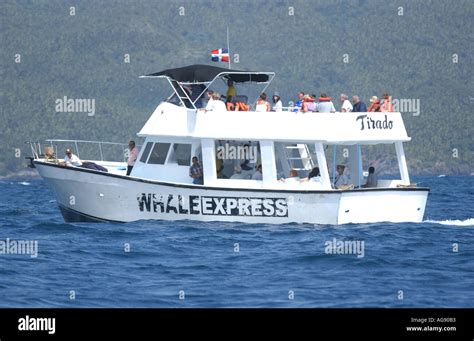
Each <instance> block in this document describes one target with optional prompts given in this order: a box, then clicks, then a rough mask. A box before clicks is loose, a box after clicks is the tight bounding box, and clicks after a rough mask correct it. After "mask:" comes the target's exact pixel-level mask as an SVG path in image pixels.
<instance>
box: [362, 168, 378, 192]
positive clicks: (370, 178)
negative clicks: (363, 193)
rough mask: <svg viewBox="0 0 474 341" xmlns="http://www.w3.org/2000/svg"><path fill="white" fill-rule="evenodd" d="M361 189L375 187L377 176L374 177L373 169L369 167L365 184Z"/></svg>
mask: <svg viewBox="0 0 474 341" xmlns="http://www.w3.org/2000/svg"><path fill="white" fill-rule="evenodd" d="M362 187H364V188H375V187H377V176H376V175H375V167H369V176H368V177H367V182H366V183H365V185H363V186H362Z"/></svg>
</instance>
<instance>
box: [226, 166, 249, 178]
mask: <svg viewBox="0 0 474 341" xmlns="http://www.w3.org/2000/svg"><path fill="white" fill-rule="evenodd" d="M250 177H251V176H250V174H248V172H244V173H242V167H240V166H239V165H235V166H234V174H232V176H231V177H230V178H231V179H232V180H235V179H238V180H241V179H250Z"/></svg>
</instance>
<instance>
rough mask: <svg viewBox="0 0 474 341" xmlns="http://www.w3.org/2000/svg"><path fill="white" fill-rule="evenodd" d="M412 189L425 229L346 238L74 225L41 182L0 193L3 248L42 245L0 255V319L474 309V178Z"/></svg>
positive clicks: (347, 232)
mask: <svg viewBox="0 0 474 341" xmlns="http://www.w3.org/2000/svg"><path fill="white" fill-rule="evenodd" d="M414 180H415V181H417V182H418V183H419V184H420V185H423V186H428V187H430V188H431V193H430V195H429V198H428V206H427V210H426V213H425V221H424V222H422V223H417V224H414V223H403V224H393V223H377V224H359V225H356V224H350V225H341V226H328V225H324V226H319V225H298V224H288V225H263V224H254V225H243V224H239V223H218V222H213V223H204V224H203V223H198V222H193V221H179V222H172V223H170V222H163V221H143V222H134V223H127V224H112V223H99V224H89V223H77V224H66V223H64V221H63V219H62V216H61V214H60V212H59V209H58V208H57V206H56V203H55V200H54V199H55V198H54V195H53V193H52V191H51V190H50V189H49V188H48V187H47V186H46V185H45V183H44V182H43V181H42V180H20V181H8V180H4V181H0V192H1V195H0V242H1V241H4V242H6V240H7V238H8V239H10V240H11V241H12V240H15V241H19V240H29V241H37V243H38V244H37V245H38V254H37V257H32V255H25V254H0V307H474V205H473V201H474V200H473V198H474V195H473V194H474V177H450V176H446V177H420V178H415V179H414ZM368 209H370V208H368ZM334 239H336V240H337V241H350V240H354V241H359V242H363V243H364V253H363V257H361V255H362V254H359V257H358V256H357V254H327V253H326V252H325V248H326V243H327V242H328V241H334ZM359 245H362V244H359ZM128 247H129V250H128V249H127V251H129V252H126V250H125V249H126V248H128Z"/></svg>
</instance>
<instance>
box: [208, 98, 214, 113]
mask: <svg viewBox="0 0 474 341" xmlns="http://www.w3.org/2000/svg"><path fill="white" fill-rule="evenodd" d="M213 105H214V100H213V99H212V98H209V99H208V101H207V104H206V110H207V111H209V110H212V108H213Z"/></svg>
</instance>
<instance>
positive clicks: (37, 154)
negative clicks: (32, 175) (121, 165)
mask: <svg viewBox="0 0 474 341" xmlns="http://www.w3.org/2000/svg"><path fill="white" fill-rule="evenodd" d="M45 141H46V143H45V144H43V146H44V145H46V146H49V147H51V148H53V153H54V156H55V158H57V157H58V155H59V154H58V149H59V147H60V146H61V147H64V149H65V148H73V152H74V154H76V155H77V157H78V158H80V159H81V151H83V153H82V154H83V158H84V159H90V160H98V159H97V156H98V157H99V160H100V161H119V162H126V161H127V157H128V143H117V142H102V141H88V140H59V139H47V140H45ZM26 143H27V144H29V145H30V149H31V154H32V156H33V157H34V158H35V159H38V158H41V157H43V156H44V152H43V150H42V148H41V147H42V143H41V142H40V141H27V142H26ZM83 144H85V146H83ZM80 146H81V148H79V147H80ZM137 147H138V148H140V147H141V146H140V145H137ZM111 148H113V150H112V149H111ZM104 149H105V150H107V149H108V150H109V154H107V155H110V154H111V153H110V152H113V154H114V156H115V157H112V158H108V159H107V160H104V154H105V153H104ZM97 151H98V155H97ZM86 152H88V153H87V154H88V155H86ZM93 155H94V156H93ZM90 156H93V157H90Z"/></svg>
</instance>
